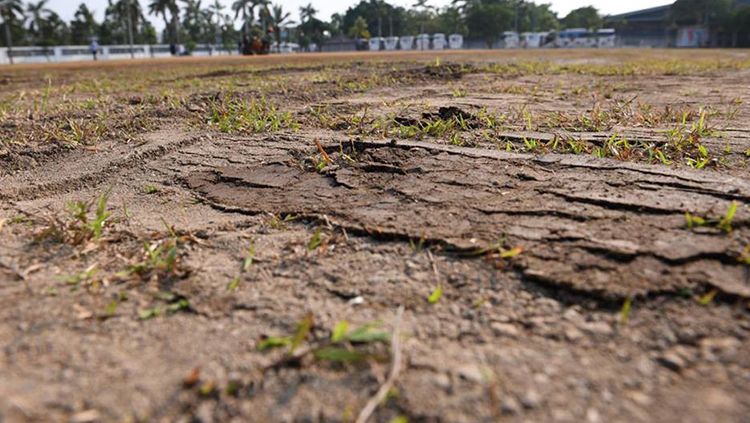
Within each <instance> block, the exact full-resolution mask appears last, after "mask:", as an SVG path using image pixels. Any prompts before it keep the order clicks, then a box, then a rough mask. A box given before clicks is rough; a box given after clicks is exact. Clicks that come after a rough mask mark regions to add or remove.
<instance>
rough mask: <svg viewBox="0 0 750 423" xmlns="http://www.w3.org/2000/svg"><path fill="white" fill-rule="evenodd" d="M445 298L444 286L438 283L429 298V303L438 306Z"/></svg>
mask: <svg viewBox="0 0 750 423" xmlns="http://www.w3.org/2000/svg"><path fill="white" fill-rule="evenodd" d="M442 297H443V284H441V283H438V284H437V286H436V287H435V289H434V290H433V291H432V293H431V294H430V296H429V297H427V302H428V303H430V304H437V303H438V301H440V299H441V298H442Z"/></svg>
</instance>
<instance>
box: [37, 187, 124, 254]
mask: <svg viewBox="0 0 750 423" xmlns="http://www.w3.org/2000/svg"><path fill="white" fill-rule="evenodd" d="M109 194H110V191H107V192H105V193H104V194H102V195H101V196H99V198H97V199H95V200H91V201H74V202H70V203H68V216H67V217H65V218H60V217H51V218H48V219H47V220H46V223H45V225H44V228H43V229H42V230H41V232H39V233H38V234H37V235H36V237H35V239H36V241H38V242H39V241H43V240H50V239H51V240H54V241H57V242H63V243H66V244H70V245H81V244H84V243H86V242H88V241H95V242H98V241H100V240H101V238H102V236H103V234H104V231H105V229H106V228H107V227H108V226H109V225H110V223H111V220H110V217H111V216H112V215H111V213H110V212H108V211H107V201H108V200H109ZM94 206H95V208H94ZM92 208H94V210H93V215H92Z"/></svg>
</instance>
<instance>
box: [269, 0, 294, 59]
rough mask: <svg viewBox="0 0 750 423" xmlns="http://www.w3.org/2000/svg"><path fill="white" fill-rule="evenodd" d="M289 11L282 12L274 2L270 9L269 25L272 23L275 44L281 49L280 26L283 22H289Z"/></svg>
mask: <svg viewBox="0 0 750 423" xmlns="http://www.w3.org/2000/svg"><path fill="white" fill-rule="evenodd" d="M289 16H291V13H290V12H284V9H283V8H282V6H281V5H280V4H274V5H273V7H272V11H271V25H273V35H274V36H275V38H276V45H277V46H278V48H279V51H281V50H280V49H281V27H282V26H283V25H285V24H291V23H292V22H291V21H289Z"/></svg>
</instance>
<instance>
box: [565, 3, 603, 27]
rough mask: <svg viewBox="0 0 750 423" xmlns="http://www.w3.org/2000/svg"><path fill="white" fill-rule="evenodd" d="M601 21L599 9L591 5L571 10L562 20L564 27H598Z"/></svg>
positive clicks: (600, 25)
mask: <svg viewBox="0 0 750 423" xmlns="http://www.w3.org/2000/svg"><path fill="white" fill-rule="evenodd" d="M603 22H604V20H603V19H602V17H601V15H599V10H597V9H596V8H595V7H593V6H586V7H579V8H578V9H574V10H571V11H570V13H568V14H567V15H566V16H565V17H564V18H563V20H562V23H563V25H564V26H565V28H586V29H599V28H601V27H602V24H603Z"/></svg>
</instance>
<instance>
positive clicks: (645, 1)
mask: <svg viewBox="0 0 750 423" xmlns="http://www.w3.org/2000/svg"><path fill="white" fill-rule="evenodd" d="M81 2H83V3H86V4H87V5H88V6H89V8H90V9H93V10H94V11H96V15H97V18H98V19H99V20H101V19H102V17H103V15H104V9H105V8H106V7H107V0H49V3H48V5H49V7H50V8H51V9H53V10H55V11H56V12H57V13H59V14H60V16H61V17H62V18H63V19H65V20H66V21H69V20H71V19H73V14H74V13H75V10H76V9H77V8H78V5H79V4H80V3H81ZM140 2H141V5H142V6H143V8H144V9H147V4H148V3H149V2H150V1H149V0H140ZM212 2H213V1H212V0H203V3H204V5H208V3H212ZM221 2H222V3H223V4H225V5H226V6H227V11H230V9H229V6H230V5H231V3H232V0H221ZM273 2H274V3H279V4H282V5H283V6H284V8H285V9H287V10H289V11H292V12H293V19H294V20H296V21H299V17H298V13H297V11H298V9H299V7H300V6H302V5H305V4H307V3H312V4H313V6H314V7H315V8H316V9H318V11H319V13H318V17H319V18H320V19H326V20H327V19H329V18H330V17H331V15H332V14H334V13H337V12H338V13H343V12H344V11H346V9H347V8H348V7H350V6H352V5H354V4H356V3H359V0H318V1H314V0H312V1H311V0H273ZM450 2H451V0H431V1H429V2H428V4H431V5H433V6H438V7H442V6H446V5H448V4H450ZM389 3H391V4H395V5H399V6H405V7H409V6H411V5H413V4H414V3H415V1H414V0H390V1H389ZM537 3H551V4H552V10H554V11H555V12H557V14H558V16H560V17H563V16H565V15H566V14H567V13H568V12H570V11H571V10H573V9H576V8H578V7H583V6H594V7H596V8H598V9H599V11H600V13H602V14H604V15H614V14H618V13H625V12H630V11H633V10H638V9H645V8H649V7H655V6H661V5H663V4H668V3H671V2H670V1H668V0H628V1H615V0H539V1H537ZM150 20H151V21H152V22H153V23H154V26H156V28H157V29H162V27H163V26H164V23H163V21H162V19H161V18H156V17H153V16H152V17H150Z"/></svg>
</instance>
